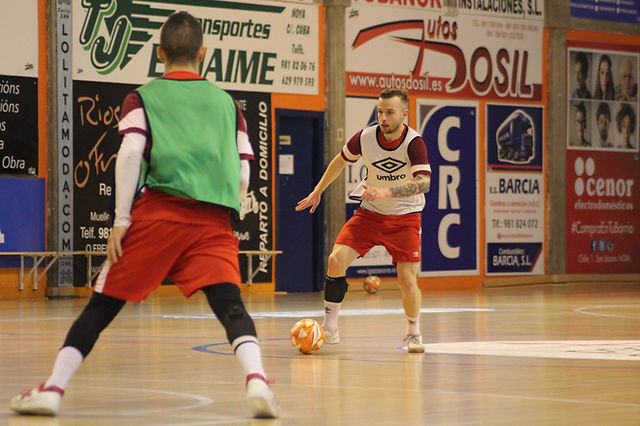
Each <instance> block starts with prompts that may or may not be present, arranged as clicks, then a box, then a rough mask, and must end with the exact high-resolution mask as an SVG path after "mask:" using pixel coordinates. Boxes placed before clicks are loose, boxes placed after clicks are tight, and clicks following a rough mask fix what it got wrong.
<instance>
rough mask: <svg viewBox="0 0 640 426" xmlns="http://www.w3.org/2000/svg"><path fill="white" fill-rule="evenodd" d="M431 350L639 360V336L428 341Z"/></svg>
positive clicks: (522, 356)
mask: <svg viewBox="0 0 640 426" xmlns="http://www.w3.org/2000/svg"><path fill="white" fill-rule="evenodd" d="M425 352H428V353H431V354H456V355H474V356H477V355H481V356H504V357H515V358H561V359H584V360H609V361H640V340H516V341H506V340H502V341H500V340H499V341H480V342H450V343H431V344H426V345H425Z"/></svg>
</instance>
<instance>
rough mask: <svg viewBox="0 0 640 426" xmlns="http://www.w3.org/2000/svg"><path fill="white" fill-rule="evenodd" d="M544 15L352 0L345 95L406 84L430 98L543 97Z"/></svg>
mask: <svg viewBox="0 0 640 426" xmlns="http://www.w3.org/2000/svg"><path fill="white" fill-rule="evenodd" d="M540 3H542V2H540ZM541 16H542V13H541V11H540V15H535V14H533V15H529V16H526V18H525V19H522V16H521V15H519V14H513V15H512V14H505V13H491V12H489V11H486V13H484V14H476V13H473V12H472V11H467V10H465V9H464V8H463V9H461V10H460V12H459V13H458V14H456V15H455V16H453V15H448V14H445V13H443V11H442V10H440V9H438V8H412V7H399V6H396V7H378V6H370V5H365V4H364V3H363V2H352V6H351V7H350V8H347V11H346V34H345V42H346V44H347V45H346V51H347V53H346V64H345V66H346V71H347V73H346V74H347V75H346V90H347V93H349V94H372V95H374V96H377V95H378V93H379V92H380V90H382V89H385V88H404V89H407V90H409V91H410V92H411V93H412V94H415V95H419V96H427V97H448V98H488V99H526V100H531V101H539V100H541V99H542V29H543V21H542V20H541ZM381 52H384V60H380V57H381V56H380V55H381Z"/></svg>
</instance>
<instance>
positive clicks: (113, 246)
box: [107, 226, 129, 263]
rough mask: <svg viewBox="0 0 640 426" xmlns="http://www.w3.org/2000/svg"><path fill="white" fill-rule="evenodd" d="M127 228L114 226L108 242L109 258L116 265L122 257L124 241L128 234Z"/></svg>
mask: <svg viewBox="0 0 640 426" xmlns="http://www.w3.org/2000/svg"><path fill="white" fill-rule="evenodd" d="M127 229H129V228H128V227H127V226H114V227H113V228H112V229H111V234H109V239H108V240H107V258H108V259H109V261H110V262H111V263H116V262H117V261H118V258H119V257H120V256H122V240H123V239H124V236H125V235H126V234H127Z"/></svg>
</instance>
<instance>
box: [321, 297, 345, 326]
mask: <svg viewBox="0 0 640 426" xmlns="http://www.w3.org/2000/svg"><path fill="white" fill-rule="evenodd" d="M341 304H342V302H341V303H336V302H327V301H326V300H325V301H324V322H323V323H322V328H324V329H325V330H329V331H330V332H334V331H336V330H337V329H338V316H339V315H340V305H341Z"/></svg>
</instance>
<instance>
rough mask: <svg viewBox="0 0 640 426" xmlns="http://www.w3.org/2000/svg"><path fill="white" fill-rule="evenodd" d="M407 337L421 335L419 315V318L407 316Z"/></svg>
mask: <svg viewBox="0 0 640 426" xmlns="http://www.w3.org/2000/svg"><path fill="white" fill-rule="evenodd" d="M407 335H408V336H419V335H420V315H418V316H417V317H410V316H409V315H407Z"/></svg>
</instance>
